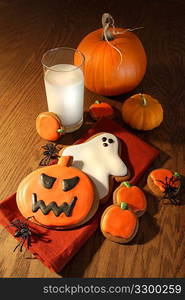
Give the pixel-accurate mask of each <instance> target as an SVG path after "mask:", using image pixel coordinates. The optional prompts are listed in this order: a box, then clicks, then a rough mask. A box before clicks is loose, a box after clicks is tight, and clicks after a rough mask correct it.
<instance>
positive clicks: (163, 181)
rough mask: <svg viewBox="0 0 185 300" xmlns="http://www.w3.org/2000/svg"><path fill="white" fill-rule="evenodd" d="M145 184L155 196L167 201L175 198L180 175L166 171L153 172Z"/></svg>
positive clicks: (156, 170)
mask: <svg viewBox="0 0 185 300" xmlns="http://www.w3.org/2000/svg"><path fill="white" fill-rule="evenodd" d="M147 183H148V187H149V189H150V190H151V191H152V192H153V194H154V195H155V196H157V197H162V198H168V199H170V198H173V197H174V196H176V195H177V193H178V192H179V189H180V186H181V181H180V175H179V174H178V173H177V172H172V171H171V170H168V169H155V170H153V171H152V172H151V173H150V174H149V176H148V179H147Z"/></svg>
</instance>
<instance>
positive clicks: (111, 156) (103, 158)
mask: <svg viewBox="0 0 185 300" xmlns="http://www.w3.org/2000/svg"><path fill="white" fill-rule="evenodd" d="M103 137H105V138H106V139H107V140H106V141H105V142H104V141H102V138H103ZM109 139H112V140H113V143H109V142H108V140H109ZM103 143H107V144H108V146H107V147H105V146H103ZM68 155H70V156H73V166H74V167H76V168H79V169H80V170H82V171H83V172H85V173H86V174H87V175H89V177H90V178H91V180H92V181H93V183H94V185H95V187H96V190H97V193H98V198H99V199H103V198H104V197H106V196H107V195H108V193H109V176H110V175H113V176H126V175H127V167H126V165H125V164H124V162H123V161H122V160H121V158H120V157H119V155H118V139H117V137H116V136H115V135H113V134H111V133H102V134H99V135H97V136H96V137H94V138H92V139H91V140H89V141H87V142H85V143H82V144H79V145H73V146H69V147H67V148H65V149H64V151H63V153H62V156H68ZM84 192H85V191H84Z"/></svg>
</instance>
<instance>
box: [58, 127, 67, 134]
mask: <svg viewBox="0 0 185 300" xmlns="http://www.w3.org/2000/svg"><path fill="white" fill-rule="evenodd" d="M64 131H65V130H64V129H62V128H59V129H57V132H58V133H63V132H64Z"/></svg>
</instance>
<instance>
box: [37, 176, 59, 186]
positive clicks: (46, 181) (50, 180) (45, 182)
mask: <svg viewBox="0 0 185 300" xmlns="http://www.w3.org/2000/svg"><path fill="white" fill-rule="evenodd" d="M40 179H41V184H42V186H43V187H45V188H46V189H51V188H52V187H53V184H54V182H55V181H56V178H55V177H52V176H48V175H46V174H44V173H42V174H41V175H40Z"/></svg>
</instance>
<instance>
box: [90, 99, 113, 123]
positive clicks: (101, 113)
mask: <svg viewBox="0 0 185 300" xmlns="http://www.w3.org/2000/svg"><path fill="white" fill-rule="evenodd" d="M89 114H90V116H91V118H92V119H94V120H98V119H100V118H102V117H110V118H112V117H113V115H114V110H113V108H112V106H111V105H110V104H109V103H106V102H101V101H95V102H94V103H93V104H92V105H91V106H90V107H89Z"/></svg>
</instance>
